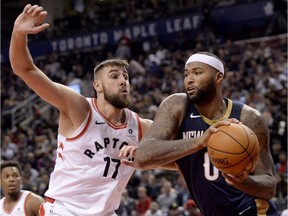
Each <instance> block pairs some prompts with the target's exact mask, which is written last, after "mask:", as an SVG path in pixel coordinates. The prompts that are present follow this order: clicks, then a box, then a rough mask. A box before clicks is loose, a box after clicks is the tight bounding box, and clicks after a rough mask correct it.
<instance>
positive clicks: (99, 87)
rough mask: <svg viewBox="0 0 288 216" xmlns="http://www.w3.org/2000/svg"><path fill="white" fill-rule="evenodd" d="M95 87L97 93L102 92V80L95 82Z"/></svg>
mask: <svg viewBox="0 0 288 216" xmlns="http://www.w3.org/2000/svg"><path fill="white" fill-rule="evenodd" d="M93 87H94V89H95V90H96V92H102V83H101V81H100V80H94V82H93Z"/></svg>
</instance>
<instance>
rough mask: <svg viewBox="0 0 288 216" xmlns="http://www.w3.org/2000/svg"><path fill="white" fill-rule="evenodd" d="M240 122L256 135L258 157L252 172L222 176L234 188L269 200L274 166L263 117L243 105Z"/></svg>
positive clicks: (274, 186) (272, 188) (274, 185)
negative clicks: (238, 175)
mask: <svg viewBox="0 0 288 216" xmlns="http://www.w3.org/2000/svg"><path fill="white" fill-rule="evenodd" d="M240 120H241V122H243V123H244V124H245V125H247V126H248V127H250V128H251V129H252V130H253V131H254V133H255V134H256V135H257V137H258V141H259V145H260V154H259V158H258V160H257V162H256V164H255V168H254V172H253V173H252V174H250V175H247V176H245V177H244V178H241V176H240V177H239V178H238V177H233V178H231V177H229V175H225V174H224V177H225V179H226V181H227V183H228V184H230V185H232V186H234V187H235V188H237V189H239V190H241V191H243V192H245V193H247V194H250V195H252V196H255V197H259V198H261V199H265V200H270V199H271V198H273V197H274V195H275V193H276V186H277V181H276V179H275V168H274V163H273V159H272V156H271V154H270V149H269V130H268V127H267V125H266V122H265V119H264V118H263V116H262V115H261V113H260V112H258V111H257V110H255V109H252V108H251V107H249V106H247V105H245V106H244V108H243V110H242V113H241V119H240Z"/></svg>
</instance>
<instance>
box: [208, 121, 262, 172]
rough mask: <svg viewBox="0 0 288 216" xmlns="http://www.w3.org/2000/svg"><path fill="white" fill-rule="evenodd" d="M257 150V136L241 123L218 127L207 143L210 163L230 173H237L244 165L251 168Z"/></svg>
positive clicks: (257, 152) (255, 158)
mask: <svg viewBox="0 0 288 216" xmlns="http://www.w3.org/2000/svg"><path fill="white" fill-rule="evenodd" d="M259 150H260V148H259V143H258V138H257V136H256V135H255V133H254V132H253V131H252V130H251V129H250V128H249V127H247V126H245V125H244V124H242V123H238V124H237V123H230V125H222V126H220V127H218V131H217V132H215V133H212V134H211V136H210V138H209V141H208V145H207V151H208V155H209V159H210V161H211V163H212V164H213V165H214V166H215V167H216V168H217V169H218V170H220V171H221V172H223V173H230V174H239V173H241V172H242V171H244V170H245V168H246V167H247V168H248V169H249V168H252V167H253V165H254V164H255V161H256V160H257V158H258V154H259Z"/></svg>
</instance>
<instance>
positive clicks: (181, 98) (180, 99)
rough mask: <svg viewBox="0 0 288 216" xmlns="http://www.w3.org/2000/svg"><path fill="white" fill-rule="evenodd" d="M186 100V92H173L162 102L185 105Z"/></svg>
mask: <svg viewBox="0 0 288 216" xmlns="http://www.w3.org/2000/svg"><path fill="white" fill-rule="evenodd" d="M187 101H188V97H187V94H186V93H174V94H171V95H169V96H167V97H166V98H165V99H164V100H163V101H162V104H163V103H169V104H173V105H179V106H184V107H186V104H187Z"/></svg>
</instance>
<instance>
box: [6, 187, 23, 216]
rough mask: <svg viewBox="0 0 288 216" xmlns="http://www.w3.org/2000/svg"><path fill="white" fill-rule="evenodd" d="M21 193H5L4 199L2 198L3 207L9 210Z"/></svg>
mask: <svg viewBox="0 0 288 216" xmlns="http://www.w3.org/2000/svg"><path fill="white" fill-rule="evenodd" d="M21 195H22V192H21V191H19V193H15V194H8V195H6V196H5V200H4V208H5V210H6V211H8V212H10V211H11V210H12V209H13V208H14V206H15V205H16V204H17V202H18V200H19V199H20V197H21Z"/></svg>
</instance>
